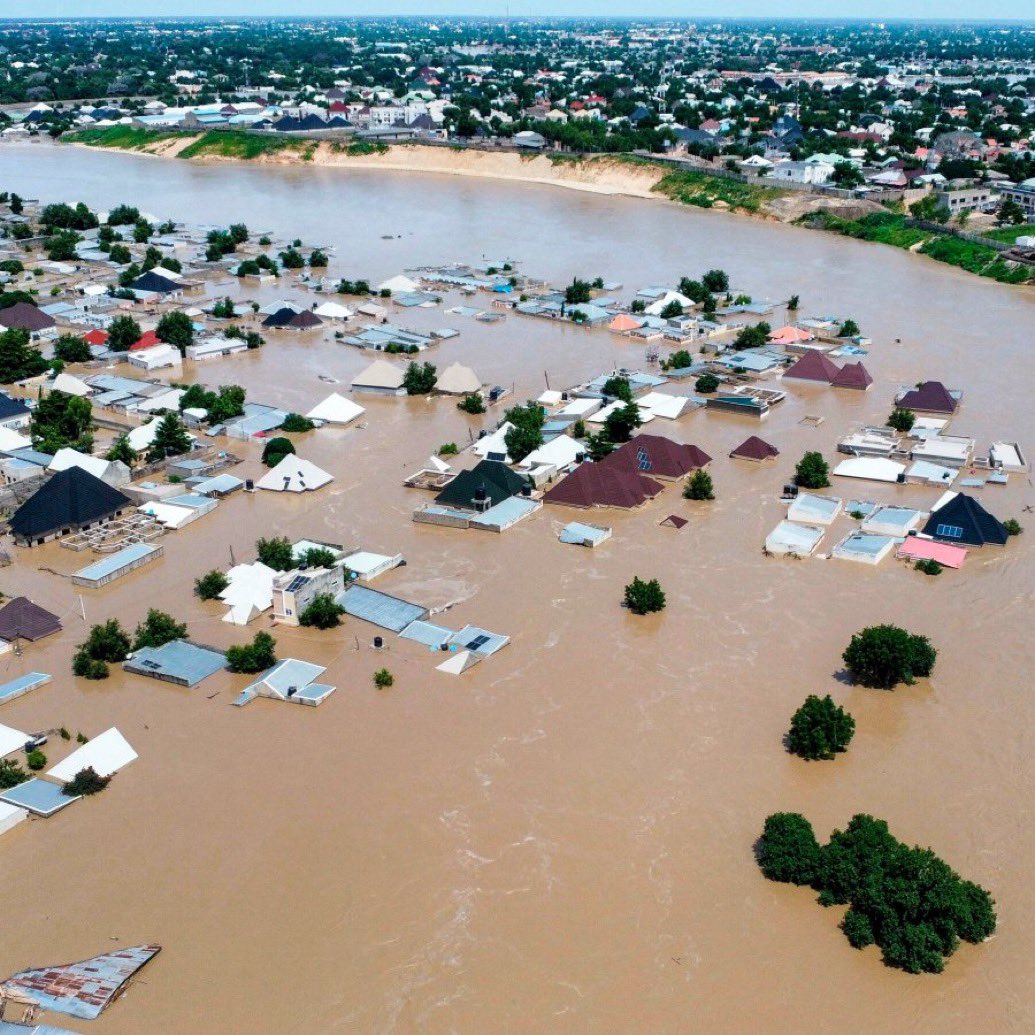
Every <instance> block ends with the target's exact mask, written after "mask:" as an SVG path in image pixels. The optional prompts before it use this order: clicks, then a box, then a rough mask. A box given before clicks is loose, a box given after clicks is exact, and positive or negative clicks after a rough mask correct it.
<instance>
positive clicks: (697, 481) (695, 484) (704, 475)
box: [683, 468, 715, 500]
mask: <svg viewBox="0 0 1035 1035" xmlns="http://www.w3.org/2000/svg"><path fill="white" fill-rule="evenodd" d="M683 499H686V500H713V499H715V488H714V486H713V485H712V476H711V475H710V474H709V473H708V472H707V471H705V470H702V469H701V468H698V469H697V470H696V471H694V473H693V475H692V476H691V477H690V480H689V481H688V482H687V483H686V484H685V485H684V486H683Z"/></svg>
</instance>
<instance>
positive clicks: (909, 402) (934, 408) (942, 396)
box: [898, 381, 959, 413]
mask: <svg viewBox="0 0 1035 1035" xmlns="http://www.w3.org/2000/svg"><path fill="white" fill-rule="evenodd" d="M898 405H899V406H901V407H902V409H904V410H922V411H924V412H925V413H955V412H956V407H957V406H959V402H958V401H957V400H956V399H954V398H953V397H952V395H951V394H950V393H949V389H948V388H946V387H945V385H943V384H942V383H941V381H924V382H922V383H921V384H920V385H919V387H917V388H914V389H913V390H912V391H911V392H906V394H905V395H903V396H902V397H901V398H900V399H899V400H898Z"/></svg>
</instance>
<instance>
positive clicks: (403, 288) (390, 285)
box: [377, 273, 418, 295]
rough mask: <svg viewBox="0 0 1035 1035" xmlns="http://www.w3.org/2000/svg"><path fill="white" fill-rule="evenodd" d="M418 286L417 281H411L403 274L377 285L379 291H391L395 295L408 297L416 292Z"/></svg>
mask: <svg viewBox="0 0 1035 1035" xmlns="http://www.w3.org/2000/svg"><path fill="white" fill-rule="evenodd" d="M417 287H418V284H417V282H416V281H415V280H410V278H409V277H404V276H403V275H402V274H401V273H400V274H399V276H397V277H390V278H389V279H388V280H385V281H383V282H382V283H380V284H378V285H377V290H378V291H391V292H392V294H393V295H408V294H410V293H411V292H413V291H416V290H417Z"/></svg>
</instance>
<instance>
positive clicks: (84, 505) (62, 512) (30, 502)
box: [11, 467, 130, 539]
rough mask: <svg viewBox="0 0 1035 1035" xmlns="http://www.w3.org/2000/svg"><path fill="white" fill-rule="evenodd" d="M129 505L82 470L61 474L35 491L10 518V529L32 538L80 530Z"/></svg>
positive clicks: (121, 497)
mask: <svg viewBox="0 0 1035 1035" xmlns="http://www.w3.org/2000/svg"><path fill="white" fill-rule="evenodd" d="M129 505H130V499H129V497H128V496H126V495H125V494H123V493H121V492H119V490H118V489H116V488H113V487H112V486H111V485H108V484H107V482H102V481H101V480H100V478H95V477H94V476H93V475H92V474H90V473H89V472H88V471H84V470H83V469H82V468H81V467H69V468H68V469H67V470H64V471H60V472H59V473H58V474H55V475H54V477H53V478H51V479H50V480H49V481H47V482H45V483H44V484H43V485H42V486H41V487H40V488H39V489H37V490H36V492H34V493H33V494H32V495H31V496H30V497H29V498H28V499H27V500H26V501H25V502H24V503H23V504H22V505H21V506H20V507H19V508H18V509H17V510H16V511H15V512H14V516H13V517H12V518H11V530H12V531H13V532H14V534H15V535H16V536H18V537H19V538H23V539H35V538H37V537H38V536H44V535H47V534H49V533H50V532H54V531H56V530H58V529H61V528H79V527H82V526H83V525H88V524H92V523H93V522H94V521H100V520H101V519H102V518H106V517H108V516H110V515H111V514H114V513H115V512H116V511H119V510H122V509H123V508H125V507H128V506H129Z"/></svg>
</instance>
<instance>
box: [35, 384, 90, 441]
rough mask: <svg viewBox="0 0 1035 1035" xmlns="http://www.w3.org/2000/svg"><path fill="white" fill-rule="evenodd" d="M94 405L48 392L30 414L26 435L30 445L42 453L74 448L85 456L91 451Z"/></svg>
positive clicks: (87, 401) (75, 397) (64, 393)
mask: <svg viewBox="0 0 1035 1035" xmlns="http://www.w3.org/2000/svg"><path fill="white" fill-rule="evenodd" d="M92 426H93V406H92V405H91V403H90V400H89V399H82V398H80V397H79V396H75V395H68V394H67V393H66V392H56V391H55V392H48V393H47V395H45V396H44V397H43V398H42V399H40V400H39V401H38V402H37V403H36V406H35V408H34V409H33V411H32V417H31V418H30V423H29V433H30V434H31V436H32V443H33V445H34V446H35V447H36V448H37V449H39V450H41V451H42V452H44V453H56V452H57V451H58V450H59V449H63V448H64V447H65V446H73V447H74V448H76V449H79V450H80V451H81V452H84V453H88V452H90V450H91V449H92V448H93V436H92V435H91V434H90V429H91V427H92Z"/></svg>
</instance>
